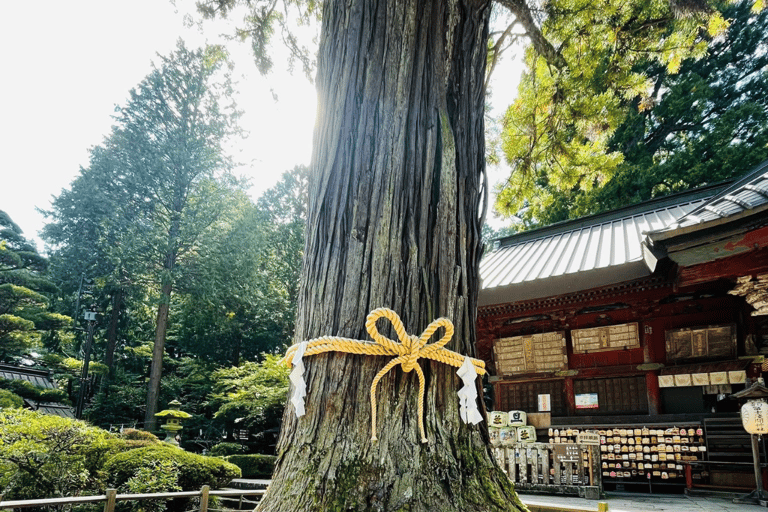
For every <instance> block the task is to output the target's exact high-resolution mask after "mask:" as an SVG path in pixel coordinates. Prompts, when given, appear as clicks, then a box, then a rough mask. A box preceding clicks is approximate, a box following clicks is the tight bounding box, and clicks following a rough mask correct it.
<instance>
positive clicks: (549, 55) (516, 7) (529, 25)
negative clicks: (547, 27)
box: [497, 0, 568, 69]
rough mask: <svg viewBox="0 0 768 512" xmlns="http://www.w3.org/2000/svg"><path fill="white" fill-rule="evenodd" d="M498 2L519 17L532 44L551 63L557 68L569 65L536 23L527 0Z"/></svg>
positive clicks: (519, 21) (501, 0)
mask: <svg viewBox="0 0 768 512" xmlns="http://www.w3.org/2000/svg"><path fill="white" fill-rule="evenodd" d="M497 2H498V3H499V4H500V5H502V6H504V7H506V8H507V9H509V11H510V12H511V13H512V14H514V15H515V17H517V22H518V23H520V24H521V25H522V26H523V29H524V30H525V33H526V35H527V36H528V37H530V38H531V44H533V47H534V49H535V50H536V51H537V52H538V53H539V54H540V55H541V56H542V57H544V58H545V59H546V60H547V62H548V63H549V64H551V65H552V66H555V67H556V68H557V69H563V68H565V67H567V65H568V64H567V63H566V62H565V59H564V58H563V56H562V55H560V53H558V51H557V50H556V49H555V47H554V46H552V43H550V42H549V41H548V40H547V38H546V37H544V34H543V33H542V32H541V28H540V27H539V26H538V25H537V24H536V21H535V20H534V19H533V15H532V14H531V8H530V7H529V6H528V4H527V3H525V0H497Z"/></svg>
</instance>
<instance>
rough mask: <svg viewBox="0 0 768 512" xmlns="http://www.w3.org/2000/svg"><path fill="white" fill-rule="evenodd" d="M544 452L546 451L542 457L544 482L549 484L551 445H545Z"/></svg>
mask: <svg viewBox="0 0 768 512" xmlns="http://www.w3.org/2000/svg"><path fill="white" fill-rule="evenodd" d="M543 452H544V453H543V454H542V458H541V474H542V476H543V482H542V483H544V484H548V483H549V458H550V454H551V451H550V449H549V447H545V448H544V449H543Z"/></svg>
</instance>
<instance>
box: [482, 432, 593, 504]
mask: <svg viewBox="0 0 768 512" xmlns="http://www.w3.org/2000/svg"><path fill="white" fill-rule="evenodd" d="M599 448H600V447H599V446H595V445H580V444H548V443H515V444H513V445H511V446H499V447H496V448H494V455H495V457H496V461H497V462H498V463H499V465H500V466H501V467H502V468H503V469H504V471H505V472H506V473H507V476H508V477H509V478H510V480H512V481H513V482H514V483H515V488H516V489H518V490H521V491H526V490H527V491H535V492H543V493H550V494H570V495H574V496H581V497H583V498H590V499H598V497H599V496H600V495H601V494H602V490H603V489H602V479H601V476H600V451H599Z"/></svg>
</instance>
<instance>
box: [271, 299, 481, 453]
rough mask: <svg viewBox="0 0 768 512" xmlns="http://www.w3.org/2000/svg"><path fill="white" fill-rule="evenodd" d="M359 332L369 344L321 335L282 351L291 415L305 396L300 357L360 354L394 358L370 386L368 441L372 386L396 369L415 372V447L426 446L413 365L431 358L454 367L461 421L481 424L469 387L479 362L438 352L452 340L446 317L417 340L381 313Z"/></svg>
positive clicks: (474, 392)
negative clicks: (388, 332)
mask: <svg viewBox="0 0 768 512" xmlns="http://www.w3.org/2000/svg"><path fill="white" fill-rule="evenodd" d="M380 318H386V319H387V320H389V321H390V322H391V324H392V327H393V328H394V330H395V333H396V334H397V338H398V339H399V340H400V341H399V342H398V341H395V340H391V339H389V338H387V337H386V336H383V335H382V334H381V333H379V330H378V328H377V327H376V322H377V321H378V320H379V319H380ZM440 327H442V328H443V329H444V330H445V334H443V337H442V338H440V339H439V340H438V341H436V342H434V343H430V344H428V343H427V342H428V341H429V340H430V338H432V335H434V333H435V332H436V331H437V330H438V329H439V328H440ZM365 329H366V330H367V331H368V334H370V336H371V338H373V339H374V341H373V342H371V341H362V340H356V339H351V338H342V337H339V336H322V337H320V338H315V339H312V340H309V341H304V342H301V343H297V344H296V345H293V346H291V347H290V348H289V349H288V351H287V352H286V355H285V358H284V359H283V362H284V363H285V364H286V365H287V366H289V367H290V366H291V365H293V367H294V369H293V371H292V372H291V382H292V383H293V385H294V394H293V397H292V398H291V402H292V403H293V404H294V408H295V409H296V416H298V417H301V416H303V415H304V396H306V384H305V382H304V377H303V374H304V364H303V361H302V359H303V357H304V356H311V355H316V354H322V353H325V352H345V353H348V354H365V355H373V356H395V358H394V359H392V360H391V361H389V363H387V365H386V366H384V368H382V369H381V371H379V373H377V374H376V376H375V377H374V378H373V382H372V383H371V440H372V441H376V440H377V438H376V387H377V386H378V383H379V381H380V380H381V378H382V377H384V375H386V374H387V372H389V371H390V370H391V369H392V368H394V367H395V366H397V365H398V364H399V365H400V366H401V367H402V370H403V371H404V372H406V373H408V372H410V371H411V370H415V371H416V375H417V376H418V378H419V402H418V412H419V420H418V423H419V432H420V434H421V442H422V443H426V442H427V438H426V435H425V434H424V421H423V417H424V388H425V384H424V372H423V371H422V370H421V366H419V362H418V361H419V359H432V360H434V361H438V362H440V363H444V364H448V365H451V366H455V367H458V368H460V370H459V372H458V373H459V376H460V377H461V378H462V380H463V382H464V387H463V388H462V389H461V390H460V391H459V398H460V400H461V416H462V419H463V420H464V422H471V423H473V424H476V423H479V422H480V421H481V420H482V415H481V414H480V412H479V411H478V410H477V401H476V400H477V390H476V388H475V387H474V380H475V378H476V377H477V375H478V374H480V375H483V374H484V373H485V362H483V361H481V360H479V359H474V358H471V357H468V356H463V355H461V354H458V353H456V352H453V351H451V350H448V349H446V348H444V345H445V344H446V343H448V342H449V341H450V340H451V338H452V337H453V333H454V327H453V323H452V322H451V321H450V320H448V319H447V318H438V319H437V320H435V321H433V322H432V323H431V324H429V325H428V326H427V328H426V329H425V330H424V332H422V333H421V335H420V336H411V335H409V334H408V333H407V332H406V330H405V327H404V326H403V322H402V321H401V320H400V317H399V316H398V315H397V313H395V312H394V311H392V310H391V309H387V308H378V309H374V310H373V311H371V312H370V313H369V314H368V318H367V319H366V322H365Z"/></svg>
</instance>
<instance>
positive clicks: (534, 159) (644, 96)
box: [497, 0, 761, 215]
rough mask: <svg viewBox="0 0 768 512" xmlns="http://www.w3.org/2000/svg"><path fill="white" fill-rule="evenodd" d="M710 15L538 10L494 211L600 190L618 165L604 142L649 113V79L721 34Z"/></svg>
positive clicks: (701, 52)
mask: <svg viewBox="0 0 768 512" xmlns="http://www.w3.org/2000/svg"><path fill="white" fill-rule="evenodd" d="M500 3H502V5H506V3H508V2H505V1H502V2H500ZM760 3H761V2H758V4H760ZM714 5H715V3H714V2H712V4H709V3H707V2H699V1H696V2H685V3H684V4H681V3H679V2H668V1H667V0H659V1H652V2H647V1H645V0H637V1H629V2H613V1H590V2H574V1H573V0H555V1H552V2H547V3H546V4H545V5H544V7H543V12H542V19H543V21H542V22H541V30H540V33H541V35H542V36H544V37H545V41H546V42H548V43H550V45H549V46H547V45H546V44H544V43H541V44H537V43H536V39H535V38H532V41H533V44H532V45H531V46H530V47H529V48H528V50H527V52H526V67H527V71H526V73H525V74H524V75H523V78H522V80H521V83H520V88H519V93H518V97H517V99H516V100H515V102H514V103H513V104H512V105H511V106H510V107H509V109H508V110H507V112H506V115H505V117H504V121H503V122H504V136H503V139H504V140H503V150H504V153H505V156H506V159H507V161H508V163H509V164H510V165H511V167H512V174H511V176H510V177H509V179H508V180H505V181H504V182H503V183H501V184H500V186H499V188H498V196H497V207H498V209H499V210H501V211H503V212H505V213H507V214H512V215H514V214H516V213H517V212H518V210H519V208H520V207H521V206H523V205H524V204H525V203H526V201H535V200H536V194H537V192H538V191H539V187H540V186H541V184H542V183H545V184H546V186H547V187H549V188H551V189H555V190H562V191H568V190H571V189H572V188H574V187H579V188H580V189H582V190H584V191H589V190H591V189H593V188H595V189H597V188H600V187H601V186H603V185H605V183H606V182H607V181H608V180H609V179H610V177H611V176H613V175H614V174H615V173H616V171H617V169H618V167H619V166H620V165H621V163H622V161H623V159H624V156H623V154H622V152H621V151H620V150H619V149H618V148H617V147H615V146H612V145H611V144H610V143H611V138H612V136H613V135H614V134H615V133H616V130H617V129H618V128H619V126H621V125H622V123H624V122H625V121H626V120H627V119H628V117H630V116H631V115H632V112H633V111H636V110H640V111H641V112H644V111H647V110H648V109H650V108H651V107H652V106H653V104H654V101H655V100H656V99H657V97H658V94H659V89H658V86H659V85H660V84H659V82H658V81H656V80H654V75H658V72H657V71H658V70H663V72H664V73H666V74H668V75H674V74H676V73H678V72H679V71H680V69H681V66H682V65H683V62H685V60H686V59H699V58H701V57H703V56H705V55H706V52H707V48H708V42H709V41H710V40H711V39H712V38H713V37H715V36H719V37H722V35H723V33H724V32H725V30H726V29H727V27H728V21H727V20H725V19H724V17H723V16H722V14H721V13H720V12H719V11H718V10H717V9H715V8H714ZM755 8H757V9H759V8H761V5H755Z"/></svg>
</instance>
